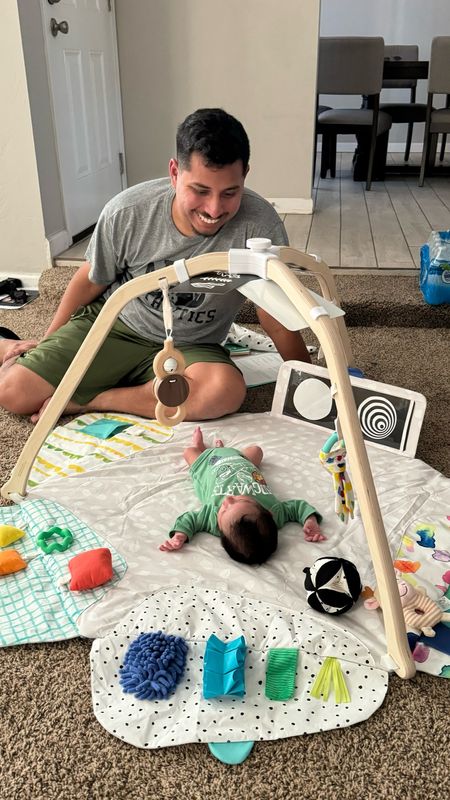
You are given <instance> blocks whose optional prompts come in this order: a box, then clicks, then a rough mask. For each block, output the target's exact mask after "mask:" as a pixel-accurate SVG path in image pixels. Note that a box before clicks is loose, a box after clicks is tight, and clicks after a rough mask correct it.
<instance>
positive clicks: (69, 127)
mask: <svg viewBox="0 0 450 800" xmlns="http://www.w3.org/2000/svg"><path fill="white" fill-rule="evenodd" d="M41 7H42V16H43V24H44V37H45V44H46V52H47V62H48V72H49V83H50V91H51V96H52V101H53V114H54V124H55V133H56V143H57V150H58V158H59V169H60V177H61V186H62V192H63V199H64V209H65V216H66V227H67V230H68V232H69V234H70V235H71V236H75V235H76V234H77V233H80V232H81V231H84V230H85V229H86V228H88V227H89V226H90V225H93V224H94V223H95V222H96V221H97V219H98V216H99V213H100V211H101V209H102V208H103V206H104V205H105V203H106V201H107V200H109V199H110V198H111V197H113V196H114V195H115V194H117V193H118V192H120V191H121V189H122V188H123V187H124V185H125V180H124V176H123V155H122V153H123V143H122V142H123V135H122V117H121V105H120V91H119V79H118V66H117V48H116V30H115V20H114V10H113V7H112V2H111V0H41ZM52 29H53V33H52ZM55 34H56V35H55Z"/></svg>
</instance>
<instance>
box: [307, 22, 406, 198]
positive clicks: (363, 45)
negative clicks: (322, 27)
mask: <svg viewBox="0 0 450 800" xmlns="http://www.w3.org/2000/svg"><path fill="white" fill-rule="evenodd" d="M383 61H384V39H383V38H382V37H381V36H337V37H334V36H330V37H327V36H325V37H321V38H320V40H319V64H318V75H317V94H318V95H323V94H326V95H360V96H366V97H367V101H368V102H367V105H368V107H367V108H331V109H328V110H326V111H322V112H320V113H318V114H317V119H316V146H317V136H318V135H320V134H322V157H324V156H325V158H328V160H330V154H332V153H334V154H335V153H336V139H337V136H338V135H340V134H346V133H353V134H358V135H360V136H365V135H367V136H368V137H369V139H370V149H369V148H368V149H369V161H368V168H367V179H366V189H367V191H369V190H370V187H371V185H372V171H373V163H374V155H375V145H376V140H377V136H380V135H381V134H382V133H385V132H386V131H388V130H389V128H390V127H391V124H392V123H391V117H390V116H389V114H386V113H385V112H380V109H379V104H380V92H381V85H382V82H383ZM324 141H325V143H326V144H325V148H324ZM334 159H335V155H334ZM334 168H335V164H334ZM323 171H324V170H323V168H322V167H321V177H325V176H324V175H323ZM331 174H332V176H333V170H331ZM325 175H326V172H325Z"/></svg>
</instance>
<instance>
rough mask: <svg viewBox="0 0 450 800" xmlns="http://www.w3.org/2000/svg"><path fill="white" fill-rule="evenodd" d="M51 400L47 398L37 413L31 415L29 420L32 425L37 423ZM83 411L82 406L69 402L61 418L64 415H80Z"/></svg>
mask: <svg viewBox="0 0 450 800" xmlns="http://www.w3.org/2000/svg"><path fill="white" fill-rule="evenodd" d="M51 399H52V398H51V397H47V400H44V402H43V403H42V405H41V407H40V409H39V411H37V412H36V414H32V415H31V417H30V420H31V422H32V423H33V425H36V422H39V420H40V418H41V417H42V414H43V413H44V411H45V409H46V408H47V406H48V404H49V402H50V400H51ZM83 411H85V409H84V408H83V406H80V405H78V403H73V402H72V401H70V402H69V403H68V404H67V405H66V407H65V409H64V411H63V413H62V415H61V416H64V414H80V413H82V412H83Z"/></svg>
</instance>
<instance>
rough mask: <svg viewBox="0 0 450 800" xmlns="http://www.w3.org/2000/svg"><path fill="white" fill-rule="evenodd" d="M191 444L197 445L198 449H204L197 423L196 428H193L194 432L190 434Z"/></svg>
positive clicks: (200, 430)
mask: <svg viewBox="0 0 450 800" xmlns="http://www.w3.org/2000/svg"><path fill="white" fill-rule="evenodd" d="M192 446H193V447H198V449H199V450H201V449H202V448H203V449H205V443H204V441H203V433H202V429H201V428H200V426H199V425H197V427H196V429H195V430H194V433H193V434H192Z"/></svg>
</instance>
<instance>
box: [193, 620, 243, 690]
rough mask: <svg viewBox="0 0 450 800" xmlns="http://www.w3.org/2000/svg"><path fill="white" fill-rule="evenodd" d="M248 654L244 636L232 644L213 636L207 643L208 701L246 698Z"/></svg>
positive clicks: (205, 684)
mask: <svg viewBox="0 0 450 800" xmlns="http://www.w3.org/2000/svg"><path fill="white" fill-rule="evenodd" d="M246 654H247V645H246V644H245V639H244V637H243V636H239V638H238V639H233V641H231V642H222V641H221V640H220V639H218V638H217V636H215V635H214V634H211V636H210V637H209V639H208V641H207V643H206V650H205V660H204V667H203V696H204V697H205V699H206V700H208V699H209V698H211V697H219V696H220V695H231V696H232V697H243V696H244V694H245V676H244V666H245V656H246Z"/></svg>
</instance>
